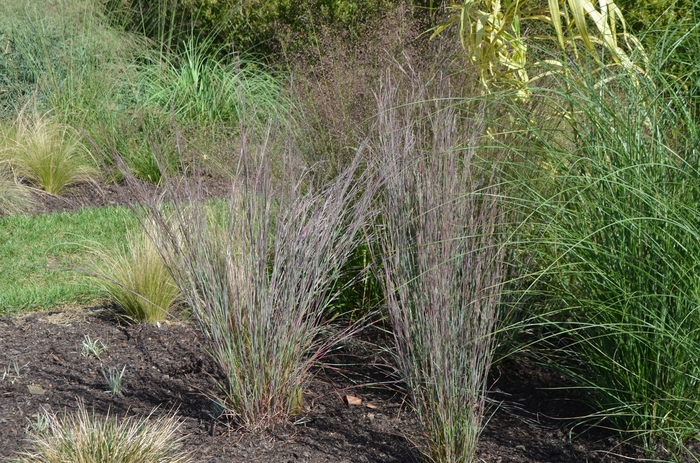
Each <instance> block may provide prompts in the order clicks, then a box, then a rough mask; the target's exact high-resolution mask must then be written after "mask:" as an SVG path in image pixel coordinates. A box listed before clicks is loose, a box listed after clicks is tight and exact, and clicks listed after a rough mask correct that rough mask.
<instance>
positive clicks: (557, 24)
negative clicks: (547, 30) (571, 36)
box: [549, 0, 564, 49]
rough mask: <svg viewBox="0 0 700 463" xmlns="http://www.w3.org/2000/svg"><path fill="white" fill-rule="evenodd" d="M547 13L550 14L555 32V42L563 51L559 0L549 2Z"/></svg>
mask: <svg viewBox="0 0 700 463" xmlns="http://www.w3.org/2000/svg"><path fill="white" fill-rule="evenodd" d="M549 11H550V12H551V17H550V20H551V21H552V25H553V26H554V30H556V32H557V40H558V41H559V46H561V48H562V49H564V32H563V31H562V28H561V12H560V11H559V0H549Z"/></svg>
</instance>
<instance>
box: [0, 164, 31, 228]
mask: <svg viewBox="0 0 700 463" xmlns="http://www.w3.org/2000/svg"><path fill="white" fill-rule="evenodd" d="M33 205H34V200H33V198H32V195H31V193H30V191H29V189H28V188H27V187H26V186H24V185H22V184H21V183H19V182H17V180H15V179H14V178H13V177H12V174H11V173H10V172H9V171H7V170H4V169H3V168H2V166H1V165H0V217H2V216H3V215H11V214H20V213H22V212H27V211H30V210H31V209H32V206H33Z"/></svg>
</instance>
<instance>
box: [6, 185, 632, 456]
mask: <svg viewBox="0 0 700 463" xmlns="http://www.w3.org/2000/svg"><path fill="white" fill-rule="evenodd" d="M40 198H43V199H42V200H41V201H42V203H41V204H42V206H41V211H40V212H57V211H71V210H76V209H79V208H81V207H88V206H98V207H100V206H105V205H109V204H117V203H125V202H131V201H134V200H136V197H135V195H134V194H132V193H131V192H130V191H128V189H127V188H126V187H122V186H119V185H113V186H110V187H96V186H94V185H91V184H84V185H78V186H76V187H74V188H71V189H70V190H69V191H68V193H67V194H65V195H64V196H62V197H60V198H56V197H49V196H45V195H41V197H40ZM116 310H117V308H116V307H112V306H100V307H85V308H81V309H74V310H63V311H54V312H44V313H34V314H28V315H23V316H14V317H0V369H7V371H8V374H7V375H5V378H4V379H2V380H0V461H2V460H6V459H7V460H10V459H11V458H12V457H13V455H16V453H17V452H19V451H23V450H24V451H27V450H31V442H30V441H28V439H27V432H26V429H27V427H28V425H29V424H30V423H31V422H33V421H35V420H36V417H37V416H38V414H40V413H41V412H42V410H51V411H53V412H57V413H59V414H60V413H63V412H64V411H70V410H75V409H76V408H77V406H78V403H79V401H82V402H84V403H85V405H86V406H87V408H88V409H89V410H94V412H95V413H96V414H98V415H106V414H108V413H109V414H110V415H115V416H126V415H147V414H149V413H151V412H152V411H153V410H154V409H156V412H155V414H156V415H157V414H164V413H168V412H170V411H174V412H175V413H176V415H177V416H178V417H179V418H180V419H181V420H182V427H181V428H180V431H181V433H182V436H183V444H184V446H185V448H186V449H187V450H188V451H190V452H192V454H193V455H194V457H195V461H198V462H203V463H223V462H246V463H258V462H260V463H262V462H284V463H287V462H308V463H320V462H344V463H345V462H387V463H389V462H396V463H398V462H414V461H420V455H419V453H418V451H417V450H416V447H415V445H414V444H413V443H414V442H416V441H417V440H418V439H419V437H418V436H420V429H419V425H418V421H417V419H416V416H415V414H414V413H413V412H412V410H411V408H410V406H409V402H408V398H407V394H406V391H405V390H404V388H403V385H402V384H401V382H400V381H399V380H398V378H397V376H396V374H395V370H394V368H393V367H392V365H391V362H390V360H389V357H388V356H386V355H382V354H381V349H380V347H381V346H384V347H387V346H389V345H390V341H391V339H390V337H388V336H387V335H386V334H385V333H383V332H381V331H380V330H377V329H370V330H367V331H365V332H363V333H362V334H360V335H359V336H358V338H357V339H355V340H353V341H351V342H348V343H347V344H346V345H344V346H342V348H340V349H339V350H338V351H336V352H334V353H332V355H331V357H330V358H329V359H328V361H329V362H328V363H329V364H332V365H334V366H333V367H332V368H331V367H328V366H326V367H324V366H319V367H318V369H317V371H316V375H315V379H314V380H313V382H312V383H311V385H310V387H309V389H308V390H307V391H305V393H304V410H303V415H302V416H301V417H299V418H296V420H295V421H291V420H290V421H289V422H286V423H283V424H280V425H279V426H277V427H274V428H272V429H268V430H266V431H261V432H245V431H242V430H240V429H238V428H237V427H236V426H235V423H233V422H232V421H230V420H228V419H227V418H226V416H220V417H218V418H214V415H215V408H216V407H215V406H214V405H213V401H212V398H213V397H215V396H216V395H217V391H218V389H217V380H220V379H221V378H220V372H219V370H218V369H217V367H216V365H215V363H214V362H213V361H212V360H211V359H210V358H209V357H208V356H207V354H206V352H205V350H204V349H203V347H202V342H203V340H202V338H201V336H200V335H199V334H198V332H197V331H196V330H195V329H194V327H193V325H191V324H189V323H187V322H179V323H174V324H165V325H161V326H160V327H155V326H151V325H146V324H141V325H126V324H124V323H122V322H121V321H120V319H119V318H117V317H116V316H115V311H116ZM0 311H1V310H0ZM85 336H89V337H90V339H92V340H97V339H99V340H100V341H102V342H104V344H106V345H107V347H108V349H109V351H108V352H107V353H105V354H103V355H102V356H101V357H100V359H97V358H94V357H92V356H83V355H82V353H81V348H80V346H81V343H82V342H83V340H84V339H85ZM15 364H16V365H17V366H18V368H19V374H16V372H15V368H14V365H15ZM123 367H126V370H125V374H124V391H123V392H122V394H120V395H116V396H112V395H110V394H108V393H106V392H105V390H106V382H105V380H104V378H103V376H102V371H106V370H108V369H109V368H116V369H119V370H120V371H121V369H122V368H123ZM0 373H2V372H1V371H0ZM0 378H2V376H0ZM346 395H352V396H356V397H359V398H360V399H362V404H361V405H348V403H347V402H346V401H345V400H344V397H345V396H346ZM489 397H490V402H491V403H492V407H491V410H490V411H489V414H488V417H489V418H488V424H487V425H486V428H485V430H484V432H483V434H482V436H481V440H480V444H479V448H478V454H477V461H480V462H488V463H508V462H513V463H516V462H517V463H536V462H537V463H573V462H581V463H583V462H590V463H594V462H601V463H602V462H629V461H633V460H637V461H639V460H640V459H643V458H644V456H645V455H644V453H643V452H641V451H640V450H639V449H637V448H635V447H634V446H632V445H629V444H627V443H622V442H621V441H620V438H619V436H617V435H616V434H612V433H609V432H606V431H604V430H601V429H588V428H586V427H584V426H579V427H574V423H575V421H572V417H576V416H581V415H582V414H585V413H587V410H586V408H585V406H584V405H583V404H582V403H581V400H580V399H581V394H580V392H577V390H576V389H574V388H572V385H571V384H570V383H568V382H567V381H566V379H565V378H563V377H562V376H561V375H559V374H558V373H556V372H553V371H550V370H548V369H546V368H543V367H542V366H538V365H534V364H532V363H530V362H528V361H526V360H523V359H520V360H517V359H512V360H508V361H506V362H503V363H501V364H499V365H497V366H495V367H494V369H493V372H492V375H491V378H490V393H489Z"/></svg>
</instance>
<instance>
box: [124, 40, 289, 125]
mask: <svg viewBox="0 0 700 463" xmlns="http://www.w3.org/2000/svg"><path fill="white" fill-rule="evenodd" d="M208 48H210V47H209V44H208V43H207V41H206V40H204V41H203V43H196V42H195V40H194V39H190V40H189V41H188V42H187V43H185V44H184V47H183V51H182V53H180V54H179V55H174V56H171V55H169V54H167V53H161V54H160V55H159V56H158V58H157V59H153V60H152V61H151V62H148V63H147V64H146V65H144V66H143V67H142V68H141V71H140V72H141V82H140V85H139V87H138V88H139V92H138V96H137V99H138V100H139V101H140V103H141V104H143V105H144V106H149V105H155V106H157V107H160V108H162V109H164V110H166V111H172V112H174V113H175V114H176V115H177V116H178V117H179V118H180V120H189V121H197V122H204V121H209V122H211V121H224V122H230V123H233V124H237V123H238V121H240V120H241V117H242V112H244V111H247V110H249V108H255V111H257V113H258V114H261V115H264V116H265V117H272V118H278V119H284V118H286V115H287V114H288V113H289V105H288V104H287V105H286V104H285V103H284V100H285V99H284V98H283V97H282V86H281V84H280V82H279V80H278V79H277V78H276V77H275V76H274V75H273V74H272V73H271V72H270V71H267V70H265V69H264V68H263V66H262V64H259V63H256V62H253V61H251V60H247V59H244V58H242V57H240V56H236V55H232V56H226V57H224V58H221V59H216V58H214V57H213V56H212V55H211V51H208ZM246 106H247V107H248V108H246Z"/></svg>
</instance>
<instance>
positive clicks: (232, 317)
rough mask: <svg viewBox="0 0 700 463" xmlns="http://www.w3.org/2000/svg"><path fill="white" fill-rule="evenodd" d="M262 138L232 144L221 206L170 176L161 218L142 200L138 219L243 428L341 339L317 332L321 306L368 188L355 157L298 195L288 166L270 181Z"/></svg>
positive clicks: (351, 241) (276, 415) (284, 413)
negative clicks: (209, 204) (328, 180)
mask: <svg viewBox="0 0 700 463" xmlns="http://www.w3.org/2000/svg"><path fill="white" fill-rule="evenodd" d="M252 138H253V137H252V135H248V136H247V137H246V138H245V139H247V140H248V141H249V142H250V140H251V139H252ZM265 141H267V142H268V143H269V144H267V143H263V144H262V145H260V146H261V147H260V148H259V150H256V151H254V152H250V151H247V149H248V148H247V147H244V148H245V149H244V150H243V161H242V162H243V165H244V166H245V167H244V168H243V171H242V173H241V177H242V180H238V181H237V182H236V184H235V185H234V188H233V190H232V194H231V198H230V199H229V202H228V204H225V205H224V207H223V208H215V210H214V211H213V212H212V211H211V210H209V211H208V210H207V209H206V208H204V207H202V204H201V201H200V200H199V199H198V191H197V188H195V187H193V186H190V187H189V188H187V187H182V185H180V188H179V194H178V192H177V191H175V190H174V189H171V190H170V193H171V195H173V199H174V198H175V197H178V196H179V199H180V200H179V201H172V208H171V211H168V214H167V216H166V215H164V213H163V212H162V211H161V210H160V209H159V208H158V207H157V200H153V201H150V202H149V203H148V205H147V208H146V211H147V212H146V217H145V218H143V220H144V223H147V224H149V225H148V226H149V227H150V226H151V224H155V225H156V227H157V233H155V235H156V236H157V237H158V240H159V241H158V246H159V248H160V249H161V250H162V251H163V253H164V255H165V258H166V259H165V260H166V265H167V266H168V268H169V270H170V271H171V273H172V274H173V275H174V278H175V281H176V283H177V285H178V287H179V288H180V290H181V291H182V294H183V298H184V299H185V301H186V302H187V303H188V305H189V306H190V307H191V309H192V313H193V315H194V318H195V319H196V321H197V323H198V325H199V327H200V329H201V330H202V332H203V333H204V334H205V336H206V339H207V349H208V351H209V352H210V354H211V355H212V357H213V358H214V359H215V360H216V362H217V363H218V365H219V367H220V368H221V370H222V373H223V375H224V377H225V378H226V380H225V382H224V383H222V384H220V387H221V391H222V394H223V397H222V399H221V402H222V404H223V405H224V406H225V407H226V409H227V411H228V412H229V413H230V414H232V415H233V416H234V417H235V418H236V419H237V420H238V421H239V423H240V424H241V425H242V426H244V427H246V428H249V429H256V428H260V427H265V426H269V425H271V424H274V423H277V422H279V421H281V420H284V419H285V418H286V417H288V416H289V415H290V414H293V413H297V412H298V410H300V409H301V401H302V398H303V395H302V394H303V389H304V388H305V386H306V385H307V383H308V381H309V380H310V377H311V367H312V365H314V364H315V363H316V362H317V361H318V360H319V359H320V358H321V357H322V356H323V355H324V353H325V352H326V351H327V350H328V349H329V348H330V347H331V346H332V345H333V344H334V343H335V342H337V341H338V340H339V339H342V338H343V337H344V336H347V332H344V331H343V332H342V333H340V334H333V335H331V334H330V333H329V330H328V326H327V323H326V321H325V320H326V318H325V315H326V309H327V308H328V307H329V305H330V304H331V303H332V301H333V300H334V298H335V297H336V293H335V292H334V291H333V290H332V287H333V283H334V282H335V281H337V279H338V274H339V272H340V269H341V268H342V267H343V264H344V263H345V262H346V260H347V259H348V258H349V256H350V255H351V253H352V251H353V249H354V248H355V247H356V245H357V243H358V240H359V239H360V236H359V234H360V233H359V232H360V230H361V229H362V227H363V225H364V224H365V219H366V215H367V214H368V209H369V202H370V197H371V195H372V188H371V186H367V185H365V184H364V183H363V176H362V175H361V174H360V173H359V172H357V162H356V163H354V164H353V166H352V168H351V169H349V170H347V171H345V172H344V173H343V174H342V175H340V176H339V177H338V179H337V180H336V181H335V182H334V183H332V184H331V185H330V186H328V187H327V188H323V189H317V188H314V187H313V186H312V185H308V184H306V185H303V187H304V189H305V190H304V192H302V185H301V183H300V180H301V179H302V178H303V177H299V178H295V177H293V176H291V175H290V177H287V178H286V179H285V181H284V182H282V183H283V185H282V186H281V187H279V188H275V184H274V182H273V177H272V172H271V163H272V159H271V157H272V156H273V153H271V152H270V151H271V150H272V148H271V146H272V141H271V140H270V139H266V140H263V142H265ZM286 141H288V140H286ZM248 146H249V145H248ZM275 154H276V153H275ZM285 165H286V164H285ZM292 170H293V169H292ZM281 171H282V172H290V169H285V168H283V169H281ZM354 176H357V177H358V178H359V180H357V182H356V181H355V180H354V179H353V177H354ZM304 179H305V178H304ZM170 186H172V185H170ZM183 188H184V191H185V195H184V196H185V198H186V201H185V202H183V201H182V197H183V193H182V192H183Z"/></svg>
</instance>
